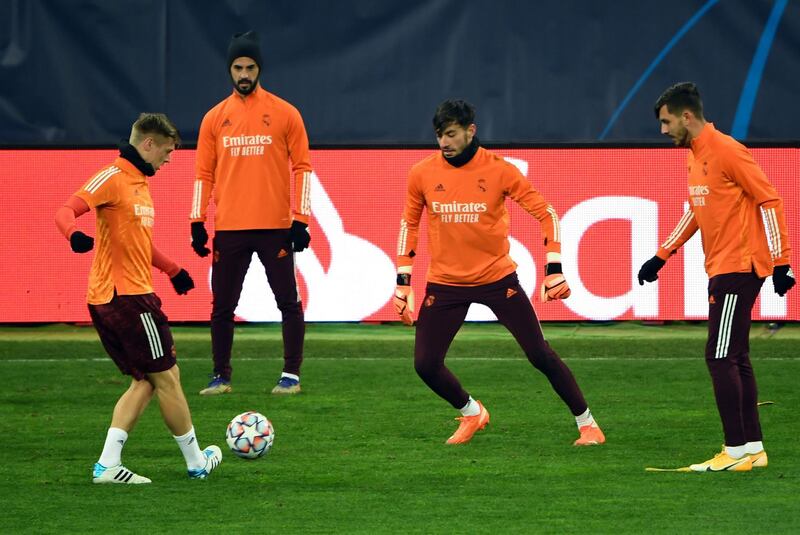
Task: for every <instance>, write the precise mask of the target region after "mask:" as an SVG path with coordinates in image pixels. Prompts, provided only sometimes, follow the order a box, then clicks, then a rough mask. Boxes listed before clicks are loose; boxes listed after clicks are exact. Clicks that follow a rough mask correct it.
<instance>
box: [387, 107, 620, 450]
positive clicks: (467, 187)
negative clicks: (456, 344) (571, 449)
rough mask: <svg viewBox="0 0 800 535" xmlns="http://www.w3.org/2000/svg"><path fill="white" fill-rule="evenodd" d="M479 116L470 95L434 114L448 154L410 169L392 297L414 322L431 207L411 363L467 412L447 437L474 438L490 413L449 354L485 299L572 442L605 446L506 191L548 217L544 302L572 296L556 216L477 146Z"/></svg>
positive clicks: (518, 176) (544, 221) (509, 168)
mask: <svg viewBox="0 0 800 535" xmlns="http://www.w3.org/2000/svg"><path fill="white" fill-rule="evenodd" d="M474 121H475V109H474V108H473V106H472V105H470V104H469V103H467V102H464V101H463V100H447V101H445V102H443V103H441V104H440V105H439V107H438V108H437V110H436V113H435V115H434V117H433V128H434V131H435V133H436V139H437V140H438V142H439V148H440V149H441V152H440V153H436V154H432V155H430V156H428V157H427V158H425V159H424V160H422V161H421V162H419V163H417V164H416V165H414V167H412V168H411V171H410V173H409V176H408V188H407V194H406V200H405V209H404V211H403V218H402V220H401V221H400V235H399V239H398V251H397V254H398V259H397V288H396V290H395V296H394V299H393V301H394V306H395V310H396V311H397V313H398V314H399V315H400V319H401V320H402V321H403V323H405V324H407V325H412V324H413V312H414V294H413V291H412V289H411V271H412V264H413V259H414V256H415V255H416V247H417V239H418V232H419V223H420V218H421V215H422V210H423V208H425V209H426V210H427V212H428V229H429V231H428V238H429V241H430V254H431V263H430V267H429V269H428V277H427V286H426V289H425V298H424V299H423V300H422V307H421V309H420V313H419V320H418V322H417V332H416V340H415V346H414V368H415V369H416V371H417V374H418V375H419V376H420V378H421V379H422V380H423V381H424V382H425V384H427V385H428V387H429V388H430V389H431V390H433V391H434V392H435V393H436V394H437V395H439V396H440V397H442V398H444V400H445V401H447V402H448V403H450V404H451V405H452V406H453V408H455V409H457V410H459V411H460V412H461V417H460V418H457V420H460V424H459V426H458V429H457V430H456V431H455V433H453V435H452V436H451V437H450V438H449V439H447V444H462V443H465V442H469V441H470V440H471V439H472V436H473V435H474V434H475V432H476V431H479V430H481V429H483V428H484V427H485V426H486V424H488V423H489V412H488V411H487V410H486V408H485V407H484V406H483V404H482V403H481V402H480V401H477V400H475V399H473V398H472V396H470V395H469V393H467V392H466V391H465V390H464V389H463V388H462V386H461V383H460V382H459V381H458V379H457V378H456V377H455V375H453V373H452V372H451V371H450V370H449V369H448V368H447V367H446V366H445V365H444V359H445V354H446V353H447V348H448V347H449V346H450V343H451V342H452V341H453V338H454V337H455V335H456V332H457V331H458V329H459V328H460V327H461V325H462V324H463V323H464V318H465V317H466V315H467V310H468V309H469V306H470V304H471V303H481V304H483V305H486V306H487V307H489V308H490V309H491V310H492V312H494V313H495V315H496V316H497V319H498V320H499V321H500V323H502V324H503V325H504V326H505V327H506V328H507V329H508V330H509V331H510V332H511V334H512V335H513V336H514V338H515V339H516V340H517V342H518V343H519V344H520V346H521V347H522V349H523V351H524V352H525V354H526V355H527V357H528V360H529V361H530V362H531V364H533V366H534V367H536V369H538V370H539V371H541V372H542V373H544V374H545V376H546V377H547V379H548V380H549V381H550V384H551V385H552V387H553V390H555V391H556V393H557V394H558V395H559V396H560V397H561V399H562V400H563V401H564V403H566V404H567V406H568V407H569V410H570V411H571V412H572V414H573V415H574V416H575V421H576V422H577V424H578V429H579V432H580V437H579V438H578V439H577V440H576V441H575V445H576V446H589V445H597V444H602V443H603V442H605V437H604V436H603V432H602V431H601V430H600V427H598V425H597V422H595V420H594V418H593V417H592V413H591V412H590V411H589V407H588V406H587V405H586V401H585V400H584V397H583V393H582V392H581V389H580V388H579V387H578V384H577V383H576V381H575V378H574V377H573V375H572V372H571V371H570V369H569V368H568V367H567V365H566V364H564V362H563V361H562V360H561V359H560V358H559V356H558V355H557V354H556V352H555V351H553V349H552V348H551V347H550V345H549V344H548V343H547V342H546V341H545V339H544V335H543V334H542V329H541V326H540V325H539V320H538V318H537V317H536V312H535V311H534V310H533V307H532V306H531V302H530V301H529V299H528V297H527V296H526V295H525V292H524V290H523V289H522V287H521V286H520V285H519V282H518V280H517V274H516V267H517V265H516V263H514V261H513V260H512V259H511V257H510V256H509V254H508V252H509V247H510V245H509V242H508V228H509V215H508V211H507V210H506V207H505V199H506V197H510V198H511V199H512V200H514V201H515V202H517V203H518V204H519V205H520V206H522V207H523V208H524V209H525V210H526V211H527V212H528V213H530V214H531V215H532V216H533V217H535V218H536V219H538V220H539V223H540V224H541V227H542V235H543V239H544V245H545V250H546V252H547V265H546V267H545V279H544V283H543V284H542V288H541V296H542V301H549V300H553V299H564V298H567V297H569V295H570V289H569V286H568V285H567V281H566V280H565V279H564V276H563V275H562V272H561V254H560V253H561V243H560V235H559V222H558V216H557V215H556V212H555V210H553V207H552V206H550V205H549V204H548V203H547V201H546V200H545V199H544V198H543V197H542V195H541V194H540V193H539V192H538V191H536V190H535V189H534V188H533V187H532V186H531V184H530V182H528V180H526V179H525V177H524V176H523V175H522V173H520V172H519V170H518V169H517V168H516V167H514V166H513V165H512V164H510V163H508V162H506V161H505V160H504V159H503V158H501V157H499V156H497V155H495V154H493V153H491V152H489V151H487V150H486V149H484V148H482V147H480V144H479V142H478V138H477V136H476V135H475V133H476V130H477V127H476V126H475V122H474Z"/></svg>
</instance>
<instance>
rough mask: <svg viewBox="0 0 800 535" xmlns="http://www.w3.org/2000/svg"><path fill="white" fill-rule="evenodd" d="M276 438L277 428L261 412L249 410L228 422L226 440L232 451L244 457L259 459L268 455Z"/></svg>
mask: <svg viewBox="0 0 800 535" xmlns="http://www.w3.org/2000/svg"><path fill="white" fill-rule="evenodd" d="M273 440H275V429H273V428H272V423H271V422H270V421H269V420H268V419H267V417H266V416H264V415H263V414H261V413H260V412H255V411H247V412H243V413H242V414H239V415H237V416H236V417H235V418H234V419H233V420H231V423H229V424H228V430H227V432H226V433H225V441H226V442H227V443H228V446H229V447H230V448H231V451H232V452H233V453H235V454H236V455H238V456H239V457H242V458H244V459H257V458H259V457H261V456H263V455H266V454H267V453H268V452H269V450H270V448H271V447H272V441H273Z"/></svg>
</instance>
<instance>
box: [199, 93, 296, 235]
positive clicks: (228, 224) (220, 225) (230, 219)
mask: <svg viewBox="0 0 800 535" xmlns="http://www.w3.org/2000/svg"><path fill="white" fill-rule="evenodd" d="M290 161H291V172H290V168H289V165H290V164H289V162H290ZM196 172H197V179H196V180H195V184H194V196H193V201H192V211H191V215H190V219H191V220H192V221H193V222H194V221H205V219H206V208H207V207H208V201H209V199H210V197H211V192H212V190H213V192H214V203H215V204H216V217H215V221H214V228H215V229H216V230H247V229H276V228H289V227H290V226H291V224H292V219H293V218H294V219H297V220H298V221H301V222H303V223H308V217H309V214H310V213H311V205H310V200H309V188H310V185H311V180H310V177H311V163H310V161H309V154H308V136H307V135H306V129H305V126H304V125H303V119H302V117H300V112H298V111H297V109H296V108H295V107H294V106H292V105H291V104H289V103H288V102H286V101H285V100H282V99H280V98H278V97H277V96H276V95H273V94H272V93H268V92H267V91H265V90H264V89H262V88H261V87H260V86H259V87H257V88H256V89H255V91H253V92H252V93H251V94H249V95H247V96H245V97H242V96H241V95H239V93H237V92H236V91H235V90H234V91H233V94H232V95H231V96H229V97H228V98H226V99H225V100H223V101H222V102H220V103H219V104H217V105H216V106H214V107H213V108H211V110H210V111H209V112H208V113H206V115H205V117H203V122H202V123H201V124H200V135H199V137H198V139H197V161H196ZM292 174H293V175H294V181H295V197H294V210H292V207H291V200H290V199H291V195H290V191H291V184H290V182H291V175H292Z"/></svg>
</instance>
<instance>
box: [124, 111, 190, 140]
mask: <svg viewBox="0 0 800 535" xmlns="http://www.w3.org/2000/svg"><path fill="white" fill-rule="evenodd" d="M148 134H155V135H158V136H161V137H165V138H169V139H172V141H174V142H175V144H176V145H178V144H180V142H181V135H180V134H179V133H178V129H177V128H176V127H175V125H174V124H172V121H170V120H169V117H167V116H166V115H164V114H163V113H142V114H140V115H139V118H138V119H136V122H135V123H133V127H132V128H131V139H133V140H135V141H137V142H138V141H140V140H141V139H142V138H144V137H146V136H147V135H148ZM132 144H134V145H135V144H136V143H135V142H132Z"/></svg>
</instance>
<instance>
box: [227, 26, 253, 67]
mask: <svg viewBox="0 0 800 535" xmlns="http://www.w3.org/2000/svg"><path fill="white" fill-rule="evenodd" d="M241 57H248V58H253V60H255V62H256V65H258V68H259V69H260V68H261V47H260V45H259V44H258V34H257V33H256V32H255V31H253V30H250V31H247V32H244V33H236V34H234V35H233V37H231V44H229V45H228V68H230V66H231V65H232V64H233V61H234V60H235V59H236V58H241Z"/></svg>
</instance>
